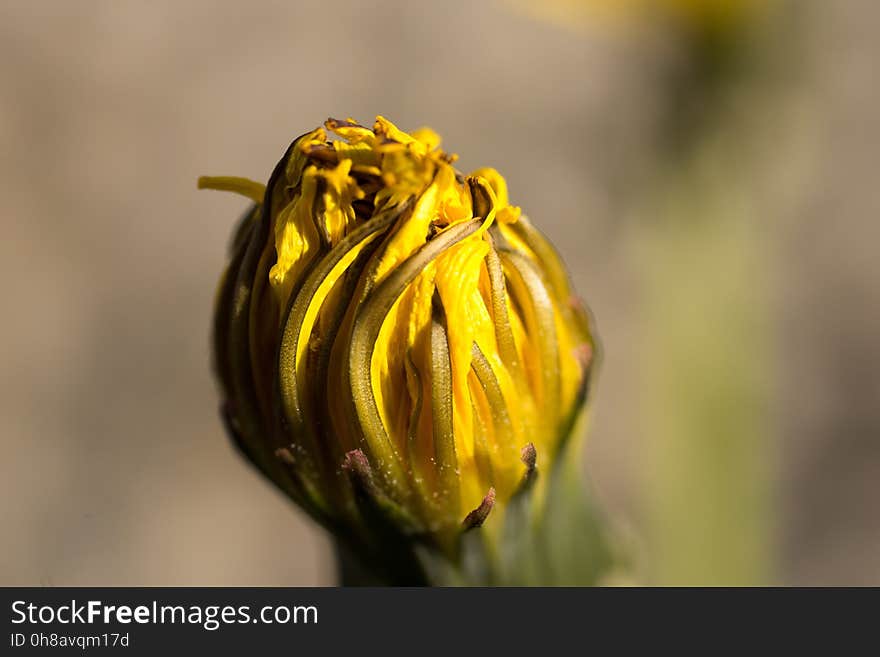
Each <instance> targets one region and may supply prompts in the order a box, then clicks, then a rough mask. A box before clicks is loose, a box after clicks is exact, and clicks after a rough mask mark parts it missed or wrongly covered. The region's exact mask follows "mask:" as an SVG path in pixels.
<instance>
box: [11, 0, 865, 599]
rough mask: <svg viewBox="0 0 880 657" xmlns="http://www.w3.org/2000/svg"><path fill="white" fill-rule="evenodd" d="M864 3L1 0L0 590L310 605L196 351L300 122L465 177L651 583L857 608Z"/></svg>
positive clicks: (317, 577)
mask: <svg viewBox="0 0 880 657" xmlns="http://www.w3.org/2000/svg"><path fill="white" fill-rule="evenodd" d="M878 19H880V7H878V6H877V5H876V4H875V3H872V2H869V1H868V0H847V1H845V2H833V3H832V2H821V1H820V0H803V1H800V2H793V3H791V4H788V3H785V2H782V1H781V0H780V1H779V2H775V3H774V2H750V1H748V0H739V1H737V0H718V1H717V2H712V1H709V0H707V1H705V2H699V1H698V0H627V2H611V1H610V0H592V1H591V0H552V1H550V2H543V3H537V2H536V3H529V2H526V1H525V0H518V1H513V0H510V1H507V2H505V1H501V0H499V1H495V2H490V1H486V2H464V1H460V0H446V1H444V2H442V3H441V2H437V3H432V2H405V1H402V0H401V1H396V0H395V1H390V0H378V1H375V2H369V3H367V2H353V1H350V0H336V1H335V2H333V3H329V4H328V3H321V2H295V1H292V0H288V1H286V2H247V3H245V2H231V1H225V2H152V3H134V2H113V1H110V0H108V1H106V2H78V3H67V2H24V1H19V2H16V1H11V2H10V1H5V2H2V3H0V144H2V148H0V192H2V193H0V221H2V227H3V235H4V237H3V239H2V240H0V272H2V278H3V280H6V281H7V283H9V285H8V286H7V287H6V288H5V293H4V297H5V299H6V302H5V304H4V311H3V321H2V328H0V335H2V340H0V351H2V360H3V369H2V378H0V386H2V388H0V391H2V394H0V448H2V454H3V458H2V460H0V584H3V585H57V586H61V585H196V584H201V585H323V584H331V583H333V582H334V570H333V564H332V560H331V557H332V554H331V552H330V549H329V542H328V540H327V539H326V537H325V536H323V535H322V534H321V532H320V531H319V530H318V529H316V528H315V527H313V526H312V525H311V524H310V523H309V521H308V520H307V519H306V518H305V517H304V516H303V514H302V513H300V512H299V511H298V510H297V509H296V508H295V507H294V506H293V505H292V504H291V503H288V502H287V501H286V500H285V499H283V498H282V497H281V496H280V495H279V494H278V493H276V492H275V490H274V489H273V488H272V487H271V486H270V485H269V484H268V483H267V482H265V481H263V480H262V479H261V478H260V477H259V476H258V475H257V474H256V473H255V472H254V471H253V470H252V469H251V468H250V466H248V465H247V464H246V463H245V462H244V461H243V460H242V459H240V458H239V456H238V455H237V454H236V453H235V451H234V450H233V448H232V446H231V444H230V442H229V441H228V440H227V438H226V436H225V435H224V432H223V429H222V427H221V423H220V420H219V418H218V415H217V405H218V399H217V393H216V388H215V385H214V381H213V377H212V373H211V369H210V355H209V330H210V318H211V311H212V302H213V294H214V289H215V285H216V282H217V280H218V277H219V275H220V272H221V269H222V267H223V265H224V262H225V256H226V246H227V242H228V240H229V238H230V234H231V230H232V227H233V225H234V224H235V222H236V219H237V217H238V216H239V214H240V212H241V211H242V210H243V209H244V207H245V204H246V202H245V201H243V200H241V199H238V198H237V197H234V196H230V195H223V194H216V193H209V192H197V191H196V185H195V182H196V178H197V177H198V176H199V175H201V174H229V175H244V176H249V177H252V178H255V179H258V180H265V179H266V178H267V177H268V174H269V172H270V171H271V169H272V167H273V166H274V164H275V162H276V161H277V160H278V158H279V157H280V156H281V155H282V153H283V151H284V149H285V148H286V146H287V144H288V143H289V142H290V140H291V139H292V138H294V137H296V136H297V135H299V134H301V133H302V132H305V131H306V130H309V129H311V128H313V127H315V126H317V125H318V124H320V123H321V122H322V121H323V120H324V119H325V118H326V117H327V116H337V117H346V116H352V117H355V118H357V119H358V120H360V121H361V122H364V123H367V124H369V122H371V121H372V119H373V117H374V116H375V115H376V114H382V115H385V116H387V117H388V118H390V119H391V120H393V121H395V122H396V123H397V124H398V125H400V126H401V127H402V128H404V129H412V128H416V127H418V126H420V125H425V124H426V125H430V126H432V127H433V128H435V129H436V130H437V131H438V132H439V133H440V134H442V135H443V137H444V146H445V148H446V149H447V150H450V151H453V152H457V153H459V154H460V155H461V160H460V162H459V164H460V168H461V169H462V170H470V169H474V168H476V167H479V166H494V167H497V168H498V169H499V170H500V171H501V172H502V173H503V174H504V175H505V176H506V177H507V180H508V182H509V184H510V188H511V196H512V199H513V201H514V202H515V203H518V204H519V205H521V206H522V207H523V208H524V210H525V212H526V213H528V214H529V215H530V216H531V217H532V219H533V220H534V221H535V223H537V224H538V225H539V226H540V227H541V228H542V229H543V230H544V231H545V232H546V233H547V234H548V235H549V236H550V238H551V239H552V240H553V241H554V242H555V243H556V245H557V246H558V248H559V249H560V251H561V252H562V254H563V256H564V258H565V259H566V261H567V262H568V264H569V266H570V268H571V272H572V275H573V277H574V279H575V284H576V287H577V288H578V290H579V292H580V293H581V295H582V296H583V297H584V298H585V299H586V300H587V302H588V304H589V305H590V307H591V308H592V310H593V313H594V314H595V316H596V319H597V322H598V327H599V332H600V335H601V338H602V342H603V344H604V354H603V361H602V367H601V373H600V378H599V381H598V385H597V387H596V389H595V390H596V393H595V396H594V398H593V402H592V404H593V406H592V408H593V420H592V426H591V429H590V437H589V443H588V449H587V450H586V462H585V463H584V468H585V471H586V472H587V473H588V476H589V478H590V480H591V483H592V488H593V490H594V491H595V494H596V495H597V496H598V497H599V498H600V499H601V501H602V503H603V505H604V506H605V508H606V510H607V513H608V515H609V517H611V518H612V519H613V521H614V523H615V524H616V525H617V526H618V527H619V529H620V532H621V534H622V535H623V536H625V537H626V540H627V542H628V544H629V545H630V548H631V550H632V552H633V553H634V554H635V555H636V561H637V563H638V564H639V565H638V569H637V572H636V574H635V576H634V577H635V579H636V581H642V582H648V583H665V584H755V583H758V584H761V583H769V584H796V585H826V584H850V585H861V584H874V585H878V584H880V512H878V508H877V507H878V502H880V373H878V372H880V349H878V347H877V336H878V335H880V285H878V284H877V283H878V279H880V258H877V257H876V251H877V243H878V239H880V229H878V225H877V218H878V214H880V192H878V189H877V182H878V181H877V179H876V177H877V172H878V159H877V158H878V153H880V91H878V87H877V83H876V71H875V68H876V64H877V62H878V61H880V42H878V40H877V38H876V26H877V24H878V23H877V21H878Z"/></svg>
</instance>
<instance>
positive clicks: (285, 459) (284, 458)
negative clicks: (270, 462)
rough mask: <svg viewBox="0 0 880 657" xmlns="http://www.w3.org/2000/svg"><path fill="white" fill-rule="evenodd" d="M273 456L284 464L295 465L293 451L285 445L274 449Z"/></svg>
mask: <svg viewBox="0 0 880 657" xmlns="http://www.w3.org/2000/svg"><path fill="white" fill-rule="evenodd" d="M275 457H276V458H277V459H278V460H279V461H281V462H282V463H284V464H285V465H296V459H294V458H293V452H291V451H290V449H288V448H287V447H279V448H278V449H276V450H275Z"/></svg>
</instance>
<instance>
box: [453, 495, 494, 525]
mask: <svg viewBox="0 0 880 657" xmlns="http://www.w3.org/2000/svg"><path fill="white" fill-rule="evenodd" d="M494 506H495V489H494V488H490V489H489V492H488V493H486V497H484V498H483V501H482V502H480V506H478V507H477V508H476V509H474V510H473V511H471V512H470V513H469V514H467V516H466V517H465V519H464V522H462V523H461V524H462V527H464V529H475V528H476V527H481V526H482V525H483V523H484V522H486V518H488V517H489V512H490V511H491V510H492V507H494Z"/></svg>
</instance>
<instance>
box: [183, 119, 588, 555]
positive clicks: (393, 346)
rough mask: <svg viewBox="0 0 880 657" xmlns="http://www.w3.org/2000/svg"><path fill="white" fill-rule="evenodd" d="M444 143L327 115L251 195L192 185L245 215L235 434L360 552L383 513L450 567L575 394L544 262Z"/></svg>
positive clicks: (563, 285)
mask: <svg viewBox="0 0 880 657" xmlns="http://www.w3.org/2000/svg"><path fill="white" fill-rule="evenodd" d="M439 145H440V138H439V137H438V135H437V134H436V133H434V132H433V131H431V130H429V129H421V130H416V131H414V132H413V133H411V134H408V133H406V132H403V131H401V130H399V129H398V128H397V127H395V126H394V125H393V124H392V123H390V122H389V121H388V120H386V119H384V118H382V117H378V118H377V119H376V122H375V125H374V126H373V128H372V129H369V128H366V127H364V126H361V125H359V124H357V123H355V122H354V121H353V120H351V119H348V120H345V121H340V120H334V119H328V120H327V121H326V122H325V124H324V126H323V127H321V128H318V129H316V130H314V131H312V132H309V133H306V134H305V135H303V136H301V137H300V138H298V139H297V140H295V141H294V142H293V144H292V145H291V146H290V148H289V149H288V150H287V152H286V153H285V155H284V157H283V158H282V159H281V161H280V162H279V163H278V165H277V166H276V168H275V170H274V172H273V173H272V176H271V178H270V179H269V182H268V184H267V185H266V186H265V187H263V186H262V185H260V184H259V183H255V182H253V181H250V180H246V179H242V178H229V177H217V178H214V177H205V178H201V179H200V180H199V186H200V187H203V188H211V189H223V190H232V191H237V192H239V193H241V194H243V195H245V196H247V197H249V198H251V199H252V200H253V201H254V202H255V206H254V207H253V208H252V210H250V211H249V212H248V213H247V214H246V216H245V217H244V219H243V220H242V222H241V225H240V226H239V228H238V231H237V233H236V236H235V239H234V242H233V245H232V254H231V260H230V263H229V266H228V269H227V271H226V273H225V275H224V277H223V279H222V281H221V284H220V288H219V292H218V297H217V304H216V313H215V361H216V369H217V372H218V375H219V379H220V382H221V386H222V393H223V395H224V397H225V404H224V413H225V416H226V418H227V420H228V424H229V427H230V431H231V432H232V433H233V435H234V436H235V437H236V440H237V441H238V444H239V445H240V446H241V448H242V449H243V451H244V452H245V453H246V454H247V456H248V457H249V458H251V459H252V460H253V461H254V462H255V463H256V464H257V465H258V466H259V467H260V468H261V469H262V470H263V471H264V472H265V473H266V474H267V475H268V476H269V477H270V478H271V479H272V480H273V481H274V482H275V483H276V484H278V485H279V486H281V487H282V488H283V490H284V491H285V492H287V493H288V494H289V495H290V496H291V497H292V498H293V499H294V500H295V501H296V502H297V503H299V504H300V505H301V506H302V507H303V508H304V509H306V510H307V511H308V512H309V513H310V514H311V515H312V516H313V517H315V518H316V519H318V520H319V521H320V522H322V523H323V524H324V525H325V526H327V527H328V528H330V529H331V530H332V531H333V532H334V533H336V534H337V536H341V537H343V538H344V539H345V540H348V541H349V542H350V543H352V544H355V545H359V544H362V543H369V542H371V541H372V543H373V544H374V545H375V542H376V541H375V540H374V539H375V534H376V527H375V526H374V525H375V523H374V521H373V520H371V519H370V518H373V517H374V516H376V515H378V516H379V517H381V518H382V521H383V523H387V525H388V526H389V527H391V528H393V530H394V531H395V532H397V533H398V534H399V535H402V536H411V537H419V538H421V539H424V540H426V541H428V542H429V543H431V544H432V545H435V546H437V547H439V548H440V549H442V550H445V551H446V552H450V553H451V552H453V551H454V544H455V540H456V537H457V536H458V535H459V534H460V533H461V531H462V529H464V528H469V527H474V526H478V525H480V524H482V522H483V521H484V520H485V519H486V517H487V516H488V515H489V513H490V511H491V510H492V509H493V508H496V509H498V508H503V507H504V505H505V504H506V503H507V502H508V501H509V500H510V499H511V497H512V496H513V495H514V494H515V492H516V491H517V490H518V488H519V487H520V486H521V485H522V484H523V481H524V480H528V479H529V478H530V474H531V473H532V471H533V470H534V467H535V461H536V459H540V460H541V462H542V463H545V464H547V463H552V461H553V459H554V458H555V456H556V454H557V451H558V449H559V447H560V445H561V444H562V441H563V440H564V439H565V438H566V436H567V435H569V434H570V433H571V430H572V429H571V427H572V418H573V417H574V416H575V415H576V414H577V413H578V411H579V410H580V408H581V406H582V404H583V400H584V397H585V393H586V387H587V383H588V381H589V373H590V364H591V360H592V354H593V338H592V335H591V331H590V326H589V321H588V318H587V315H586V313H585V312H584V310H583V307H582V306H581V305H580V304H579V303H578V302H577V300H576V298H575V297H574V296H573V294H572V291H571V288H570V285H569V281H568V277H567V274H566V272H565V270H564V267H563V265H562V263H561V262H560V260H559V257H558V256H557V254H556V253H555V251H554V250H553V248H552V247H551V245H550V244H549V242H548V241H547V240H546V239H545V238H544V237H543V236H542V235H541V233H540V232H539V231H538V230H537V229H536V228H535V227H534V226H533V225H532V224H531V223H530V222H529V220H528V219H527V218H526V217H525V216H524V215H523V214H522V213H521V211H520V208H518V207H516V206H514V205H511V204H510V202H509V198H508V191H507V184H506V182H505V180H504V179H503V178H502V177H501V175H500V174H499V173H498V172H497V171H495V170H494V169H488V168H486V169H478V170H477V171H474V172H473V173H471V174H470V175H468V176H463V175H461V174H460V173H458V172H457V171H456V170H455V168H454V167H453V166H452V164H453V162H454V161H455V159H456V158H455V156H454V155H450V154H447V153H445V152H444V151H442V150H440V148H439ZM365 505H366V506H368V507H369V509H367V510H365ZM370 510H372V511H370ZM371 512H375V513H374V514H373V515H372V516H371V515H370V513H371ZM495 513H496V514H497V513H498V512H497V511H496V512H495Z"/></svg>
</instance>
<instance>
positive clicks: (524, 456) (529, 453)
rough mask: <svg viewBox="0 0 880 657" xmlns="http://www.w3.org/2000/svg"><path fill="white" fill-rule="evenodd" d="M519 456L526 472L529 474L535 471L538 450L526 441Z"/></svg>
mask: <svg viewBox="0 0 880 657" xmlns="http://www.w3.org/2000/svg"><path fill="white" fill-rule="evenodd" d="M519 458H520V459H521V460H522V462H523V463H525V464H526V474H527V475H530V474H532V472H534V471H535V464H536V463H537V461H538V452H537V450H536V449H535V446H534V445H533V444H532V443H527V444H526V446H525V447H523V448H522V449H521V450H520V452H519Z"/></svg>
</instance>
